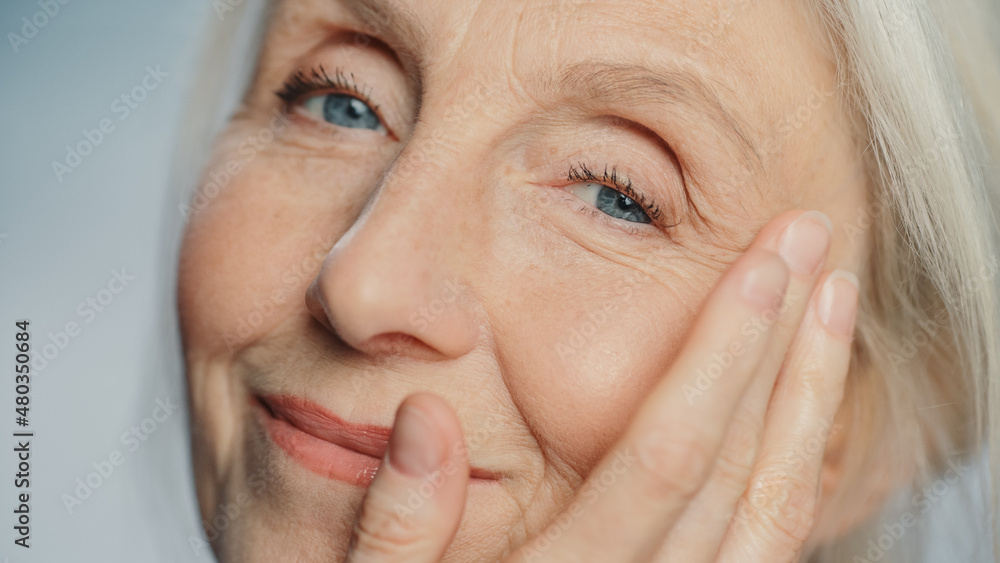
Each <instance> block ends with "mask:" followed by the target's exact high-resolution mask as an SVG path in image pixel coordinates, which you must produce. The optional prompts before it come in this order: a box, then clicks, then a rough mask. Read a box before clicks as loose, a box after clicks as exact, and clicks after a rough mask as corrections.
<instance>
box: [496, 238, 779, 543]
mask: <svg viewBox="0 0 1000 563" xmlns="http://www.w3.org/2000/svg"><path fill="white" fill-rule="evenodd" d="M787 283H788V269H787V267H786V266H785V264H784V262H783V261H782V260H781V258H779V257H778V256H777V255H776V254H773V253H771V252H767V251H763V250H759V249H751V250H749V251H748V252H746V253H744V254H743V255H742V256H741V257H740V258H739V259H737V260H736V262H735V263H734V264H733V266H732V267H731V268H730V269H729V270H727V271H726V273H725V274H724V275H723V276H722V278H721V279H720V281H719V283H718V285H717V286H716V287H715V289H714V290H713V291H712V294H711V295H710V296H709V298H708V301H707V303H706V305H705V306H704V308H703V309H702V311H701V313H699V315H698V318H697V319H696V321H695V323H694V326H693V328H692V330H691V333H690V335H689V336H688V339H687V341H686V342H685V344H684V345H683V347H682V349H681V351H680V353H679V354H678V356H677V358H676V360H675V361H674V363H673V365H671V367H670V369H669V370H668V372H667V374H666V377H664V378H663V380H662V381H660V382H659V383H658V384H657V386H656V387H655V388H654V389H653V390H652V392H651V393H650V396H649V398H648V399H647V400H646V401H645V402H644V403H643V405H642V406H641V407H640V409H639V411H638V413H637V415H636V418H635V420H634V421H633V422H632V424H631V425H630V426H629V428H628V429H627V430H626V432H625V434H624V436H623V437H622V438H621V440H619V442H618V444H617V445H616V446H615V447H614V448H612V449H611V450H610V452H609V453H608V454H607V455H606V456H605V457H604V458H603V460H602V461H601V462H600V463H599V464H598V465H597V467H596V468H595V469H594V471H593V472H592V473H591V474H590V476H589V477H588V478H587V480H586V481H585V482H584V485H583V487H582V488H581V489H580V491H579V492H578V494H577V496H576V497H575V498H574V500H573V501H572V502H571V503H570V505H569V507H568V508H567V509H566V510H565V512H564V513H563V514H562V515H560V516H559V517H558V518H556V520H555V521H554V522H553V524H552V525H551V526H550V528H549V529H548V530H546V531H545V532H544V534H543V535H542V536H539V538H538V540H537V541H529V542H528V543H527V544H525V545H524V546H522V548H521V549H520V550H519V552H518V553H517V554H516V555H517V556H518V557H519V558H520V559H523V560H532V559H535V558H537V557H538V556H539V552H540V551H543V550H542V549H541V548H543V547H545V548H546V549H544V551H547V552H548V553H549V554H550V555H551V556H552V558H553V559H560V558H563V559H572V558H584V559H586V560H593V561H628V560H631V559H635V558H648V557H650V556H651V555H652V554H653V552H654V551H655V549H656V546H657V545H658V543H659V541H660V539H661V538H662V537H663V535H664V534H665V532H666V530H667V529H668V528H669V527H670V526H671V525H673V523H674V521H675V519H676V517H677V515H678V514H679V513H680V511H681V510H682V509H683V508H684V507H685V506H686V505H687V503H688V502H689V501H690V499H691V498H692V497H693V496H694V495H695V493H697V491H698V489H699V488H700V487H701V485H702V483H703V482H704V480H705V478H706V477H707V476H708V472H709V470H710V469H711V467H712V465H713V463H714V460H715V457H716V455H717V453H718V449H719V445H720V444H721V442H722V438H723V436H724V435H725V431H726V428H727V427H728V426H729V420H730V418H731V417H732V414H733V410H734V409H735V407H736V404H737V402H738V401H739V398H740V397H741V395H742V394H743V391H744V390H745V388H746V386H747V383H748V382H749V380H750V377H751V375H752V374H753V372H754V371H755V370H756V368H757V365H758V364H759V362H760V360H761V358H762V357H763V355H764V350H765V347H766V344H767V341H768V339H769V337H770V332H769V331H768V330H764V331H762V335H761V337H760V338H758V339H757V340H755V341H753V342H748V343H747V344H746V346H745V347H744V348H745V349H743V350H741V351H740V361H736V362H731V363H730V364H729V365H727V366H725V367H722V366H719V367H718V369H717V370H715V368H712V370H711V375H710V376H708V375H706V372H705V370H706V368H707V367H708V365H709V364H711V363H712V362H713V354H715V355H718V354H720V353H722V352H726V351H727V350H730V349H731V348H730V347H731V344H732V343H733V342H737V341H739V342H742V341H743V339H742V337H741V336H740V329H741V326H743V325H744V324H745V323H748V322H752V321H753V319H754V318H756V317H759V316H760V315H761V313H762V312H763V311H765V310H768V309H770V308H773V307H774V306H775V305H776V303H777V302H778V300H779V297H780V295H781V294H782V293H783V292H784V290H785V287H786V286H787ZM699 377H711V378H712V379H709V380H708V381H709V382H710V383H711V385H707V386H706V385H702V386H701V388H699V387H698V386H699V382H698V379H699ZM553 538H555V539H554V541H551V543H547V542H546V541H545V540H552V539H553ZM602 538H603V541H601V539H602Z"/></svg>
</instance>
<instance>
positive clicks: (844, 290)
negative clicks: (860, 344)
mask: <svg viewBox="0 0 1000 563" xmlns="http://www.w3.org/2000/svg"><path fill="white" fill-rule="evenodd" d="M817 308H818V309H819V318H820V320H822V321H823V324H825V325H826V326H827V327H829V328H830V330H833V331H834V332H837V333H840V334H842V335H844V336H848V337H850V336H851V335H853V334H854V319H855V317H856V316H857V311H858V276H856V275H854V274H853V273H852V272H848V271H846V270H835V271H834V272H833V273H832V274H830V276H829V277H828V278H826V282H825V283H823V290H822V291H821V292H820V294H819V303H817Z"/></svg>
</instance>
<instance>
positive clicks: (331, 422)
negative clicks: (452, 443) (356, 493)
mask: <svg viewBox="0 0 1000 563" xmlns="http://www.w3.org/2000/svg"><path fill="white" fill-rule="evenodd" d="M250 404H251V408H252V409H253V410H254V411H255V412H256V414H257V416H258V417H259V418H260V419H261V421H262V422H263V425H264V428H265V429H266V431H267V433H268V435H269V436H270V437H271V440H272V441H273V442H274V443H275V444H276V445H277V446H278V447H279V448H281V449H282V450H284V451H285V453H287V454H288V455H289V457H291V458H292V459H294V460H295V461H296V462H298V463H299V465H301V466H303V467H304V468H306V469H308V470H309V471H311V472H313V473H315V474H317V475H319V476H321V477H326V478H327V479H335V480H337V481H343V482H345V483H349V484H352V485H357V486H362V487H367V486H368V485H370V484H371V482H372V480H373V479H374V478H375V475H376V474H377V473H378V469H379V466H380V465H381V464H382V459H383V458H384V457H385V450H386V447H387V446H388V444H389V436H390V435H391V434H392V428H389V427H386V426H377V425H373V424H355V423H352V422H348V421H346V420H344V419H342V418H340V417H338V416H337V415H335V414H333V413H332V412H330V411H328V410H327V409H325V408H324V407H322V406H320V405H318V404H316V403H313V402H311V401H307V400H306V399H303V398H300V397H295V396H292V395H262V396H253V395H251V398H250ZM470 477H471V481H472V483H475V482H487V481H492V482H498V480H499V475H497V474H496V473H494V472H492V471H488V470H485V469H481V468H477V467H473V468H472V469H471V471H470ZM472 483H470V484H472Z"/></svg>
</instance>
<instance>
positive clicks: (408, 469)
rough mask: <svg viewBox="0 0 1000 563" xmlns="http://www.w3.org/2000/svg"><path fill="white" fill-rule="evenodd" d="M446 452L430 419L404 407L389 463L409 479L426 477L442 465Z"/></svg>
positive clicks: (391, 443) (398, 416) (391, 439)
mask: <svg viewBox="0 0 1000 563" xmlns="http://www.w3.org/2000/svg"><path fill="white" fill-rule="evenodd" d="M443 456H444V449H443V448H442V446H441V440H439V439H438V437H437V435H436V433H435V432H434V427H433V426H432V425H431V422H430V420H428V419H427V416H426V415H425V414H423V413H422V412H420V410H419V409H417V408H415V407H411V406H408V405H404V406H403V407H401V408H400V409H399V412H398V413H396V424H395V425H393V427H392V435H391V436H389V456H388V457H389V459H388V461H389V463H390V464H392V466H393V467H395V468H396V469H397V470H399V472H400V473H403V474H404V475H408V476H410V477H424V476H426V475H427V474H429V473H432V472H433V471H434V470H436V469H437V468H438V467H439V466H440V465H441V463H442V461H443V459H442V458H443Z"/></svg>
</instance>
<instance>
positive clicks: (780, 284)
mask: <svg viewBox="0 0 1000 563" xmlns="http://www.w3.org/2000/svg"><path fill="white" fill-rule="evenodd" d="M767 254H769V255H770V257H771V258H770V259H768V260H761V261H760V263H759V264H757V265H756V266H754V267H752V268H751V269H750V271H748V272H747V273H746V274H745V275H744V276H743V281H742V283H741V284H740V293H741V294H742V295H743V297H744V299H746V300H747V301H749V302H750V303H752V304H754V305H756V306H757V307H758V308H759V309H762V310H763V309H768V308H771V307H774V306H775V305H776V304H777V303H778V302H779V301H780V300H781V298H782V296H784V294H785V289H787V287H788V268H786V267H785V266H784V264H782V263H781V262H782V261H781V260H778V258H777V257H776V256H774V254H771V253H767Z"/></svg>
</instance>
